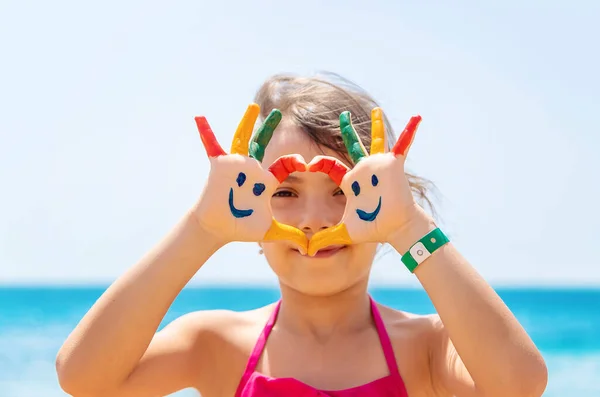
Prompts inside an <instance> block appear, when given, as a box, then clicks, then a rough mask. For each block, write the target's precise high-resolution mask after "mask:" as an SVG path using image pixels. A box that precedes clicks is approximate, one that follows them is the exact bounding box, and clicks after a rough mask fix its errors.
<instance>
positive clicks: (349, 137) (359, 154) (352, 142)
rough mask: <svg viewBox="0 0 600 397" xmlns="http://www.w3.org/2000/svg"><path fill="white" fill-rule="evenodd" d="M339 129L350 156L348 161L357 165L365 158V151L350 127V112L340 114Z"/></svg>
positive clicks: (354, 131)
mask: <svg viewBox="0 0 600 397" xmlns="http://www.w3.org/2000/svg"><path fill="white" fill-rule="evenodd" d="M340 129H341V131H342V139H343V140H344V145H346V150H348V154H349V155H350V159H351V160H352V162H353V163H354V164H357V163H358V162H359V161H360V160H362V159H363V158H365V157H367V150H366V149H365V147H364V145H363V144H362V142H361V140H360V137H359V136H358V133H357V132H356V130H355V129H354V127H353V126H352V119H351V115H350V112H348V111H345V112H342V113H341V114H340Z"/></svg>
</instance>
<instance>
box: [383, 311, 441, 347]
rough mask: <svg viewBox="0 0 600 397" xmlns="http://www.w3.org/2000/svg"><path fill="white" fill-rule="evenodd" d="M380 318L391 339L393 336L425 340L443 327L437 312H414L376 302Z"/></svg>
mask: <svg viewBox="0 0 600 397" xmlns="http://www.w3.org/2000/svg"><path fill="white" fill-rule="evenodd" d="M377 306H378V308H379V311H380V314H381V318H382V319H383V322H384V324H385V327H386V330H387V331H388V333H389V335H390V339H392V341H393V340H394V339H395V338H400V339H403V338H410V339H413V338H417V339H418V340H420V341H423V342H425V341H427V340H428V339H429V338H431V337H435V335H436V334H437V333H438V332H439V331H440V329H441V327H443V325H442V323H441V320H440V317H439V316H438V315H437V314H425V315H422V314H414V313H409V312H405V311H401V310H396V309H393V308H391V307H388V306H384V305H381V304H377Z"/></svg>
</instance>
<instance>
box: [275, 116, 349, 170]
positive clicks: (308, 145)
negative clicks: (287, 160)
mask: <svg viewBox="0 0 600 397" xmlns="http://www.w3.org/2000/svg"><path fill="white" fill-rule="evenodd" d="M287 154H299V155H301V156H302V157H303V158H304V160H305V161H306V162H307V163H308V162H310V161H311V160H312V159H313V158H314V157H316V156H323V155H325V156H331V157H335V158H337V159H339V160H341V161H343V162H344V163H346V165H348V166H351V164H349V163H348V162H347V160H346V159H345V158H343V157H342V156H340V155H339V154H338V153H336V152H335V151H333V150H331V149H329V148H326V147H323V146H319V145H317V144H316V143H315V142H314V141H313V140H311V139H310V137H309V136H308V135H307V134H306V133H304V132H303V131H302V129H301V128H300V127H298V126H296V125H294V124H293V123H291V122H289V121H282V122H281V123H280V124H279V126H278V127H277V129H276V130H275V132H274V133H273V137H272V138H271V141H270V142H269V144H268V145H267V148H266V150H265V156H264V158H263V164H264V165H265V166H269V165H270V164H271V163H273V162H274V161H275V160H277V158H279V157H281V156H285V155H287Z"/></svg>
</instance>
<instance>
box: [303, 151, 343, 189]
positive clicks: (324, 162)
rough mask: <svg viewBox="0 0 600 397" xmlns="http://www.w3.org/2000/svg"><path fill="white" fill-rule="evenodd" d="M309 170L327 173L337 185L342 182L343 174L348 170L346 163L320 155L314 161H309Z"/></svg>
mask: <svg viewBox="0 0 600 397" xmlns="http://www.w3.org/2000/svg"><path fill="white" fill-rule="evenodd" d="M308 170H309V171H310V172H322V173H324V174H327V175H329V177H330V178H331V180H332V181H334V182H335V183H336V184H337V185H338V186H340V185H341V184H342V179H343V178H344V175H346V173H347V172H348V171H349V170H350V169H349V168H348V167H347V166H346V164H344V163H342V162H341V161H340V160H338V159H336V158H332V157H321V158H319V159H318V160H317V161H315V162H314V163H313V162H311V163H310V165H309V166H308Z"/></svg>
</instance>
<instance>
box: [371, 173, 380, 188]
mask: <svg viewBox="0 0 600 397" xmlns="http://www.w3.org/2000/svg"><path fill="white" fill-rule="evenodd" d="M378 183H379V179H377V175H375V174H373V176H372V177H371V184H373V186H377V184H378Z"/></svg>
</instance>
